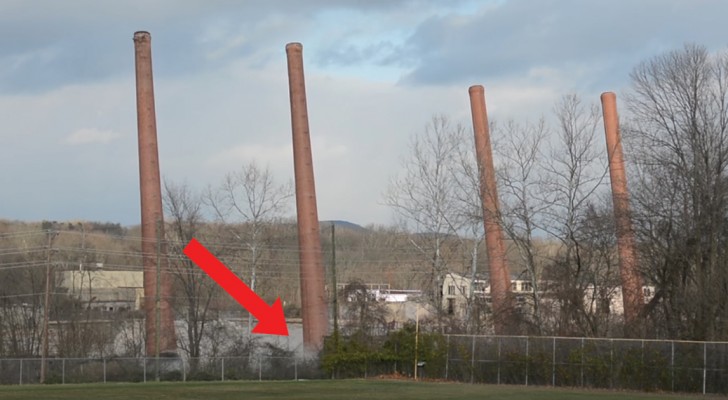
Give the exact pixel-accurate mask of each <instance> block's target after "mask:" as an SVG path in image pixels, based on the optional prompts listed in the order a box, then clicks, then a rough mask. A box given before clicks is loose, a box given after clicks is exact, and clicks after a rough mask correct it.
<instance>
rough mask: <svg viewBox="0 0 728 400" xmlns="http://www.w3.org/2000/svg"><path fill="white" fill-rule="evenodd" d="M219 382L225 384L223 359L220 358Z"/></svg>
mask: <svg viewBox="0 0 728 400" xmlns="http://www.w3.org/2000/svg"><path fill="white" fill-rule="evenodd" d="M220 366H221V368H220V381H221V382H225V357H222V358H220Z"/></svg>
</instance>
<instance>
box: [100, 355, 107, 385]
mask: <svg viewBox="0 0 728 400" xmlns="http://www.w3.org/2000/svg"><path fill="white" fill-rule="evenodd" d="M101 361H102V363H103V365H104V383H106V359H105V358H102V359H101Z"/></svg>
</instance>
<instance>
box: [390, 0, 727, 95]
mask: <svg viewBox="0 0 728 400" xmlns="http://www.w3.org/2000/svg"><path fill="white" fill-rule="evenodd" d="M727 12H728V3H727V2H723V1H718V0H699V1H688V0H672V1H667V0H666V1H659V0H647V1H628V0H618V1H610V2H597V1H576V0H571V1H561V0H559V1H557V0H543V1H526V0H510V1H505V2H503V3H502V4H501V5H500V6H498V7H489V8H484V9H483V10H482V11H481V12H479V13H477V14H475V15H471V16H460V15H458V16H456V15H449V16H441V17H433V18H431V19H429V20H428V21H425V22H423V23H422V24H421V25H420V26H419V27H418V29H417V31H416V32H415V33H414V34H413V35H412V36H411V37H410V38H409V40H408V41H407V43H406V46H405V48H404V52H405V55H406V57H408V58H410V59H417V60H418V63H417V66H416V67H415V68H414V69H413V70H412V71H411V72H410V73H409V74H407V75H406V76H405V77H404V78H403V81H404V82H407V83H411V84H446V83H452V82H470V81H479V80H483V79H488V80H493V79H498V78H503V77H512V76H516V75H525V74H527V73H528V71H529V70H531V69H533V68H538V67H544V68H556V69H561V70H564V69H574V68H577V69H578V68H579V67H586V68H589V69H592V70H593V71H594V72H597V73H602V74H620V75H621V76H620V78H618V79H624V78H626V73H627V71H629V70H630V69H631V68H632V66H633V65H634V64H635V63H636V62H638V61H639V60H641V59H644V58H645V57H648V56H650V55H653V54H656V53H659V52H662V51H664V50H666V49H669V48H674V47H675V45H676V43H684V42H697V43H701V44H704V45H707V46H709V47H712V48H715V47H722V46H724V45H725V43H726V40H725V38H726V37H728V35H727V34H728V26H727V25H726V24H725V23H724V21H723V19H724V17H723V16H724V15H726V13H727ZM593 79H594V80H602V78H600V77H598V76H595V77H594V78H593Z"/></svg>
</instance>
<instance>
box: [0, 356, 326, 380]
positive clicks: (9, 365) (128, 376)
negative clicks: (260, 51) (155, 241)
mask: <svg viewBox="0 0 728 400" xmlns="http://www.w3.org/2000/svg"><path fill="white" fill-rule="evenodd" d="M41 362H42V361H41V360H40V359H38V358H16V359H0V384H19V385H25V384H37V383H40V369H41ZM47 362H48V364H47V370H46V380H45V381H46V383H91V382H104V383H106V382H147V381H157V380H160V381H225V380H298V379H322V378H323V377H324V376H323V373H322V371H321V368H320V367H319V363H318V360H315V359H308V360H305V359H301V358H295V357H261V356H253V357H221V358H205V359H202V358H200V359H196V358H192V359H186V360H183V359H180V358H159V359H157V358H107V359H89V358H52V359H49V360H48V361H47Z"/></svg>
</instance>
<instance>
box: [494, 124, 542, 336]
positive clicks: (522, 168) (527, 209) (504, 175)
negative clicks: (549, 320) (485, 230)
mask: <svg viewBox="0 0 728 400" xmlns="http://www.w3.org/2000/svg"><path fill="white" fill-rule="evenodd" d="M547 135H548V130H547V128H546V124H545V121H544V120H543V119H541V120H540V121H539V122H538V123H537V124H530V123H526V124H519V123H517V122H515V121H509V122H507V123H506V124H505V126H504V128H502V134H501V135H500V136H501V137H503V138H504V139H503V140H502V141H501V142H500V145H499V146H496V152H497V154H498V155H499V156H500V158H501V160H502V164H501V168H499V169H498V178H499V182H500V185H501V187H502V188H501V190H500V191H499V192H500V193H502V197H503V200H504V201H503V207H502V208H503V211H502V224H501V226H503V228H504V231H505V232H506V234H507V235H508V237H509V239H511V242H512V243H513V246H514V247H515V250H516V251H517V253H518V256H519V258H520V261H521V263H522V265H523V267H524V268H525V270H526V272H527V275H526V279H528V280H529V282H530V283H531V288H532V290H533V291H532V293H531V299H530V301H529V302H528V305H529V308H530V317H529V318H527V319H526V320H527V321H528V322H530V326H531V327H532V328H533V331H535V333H537V334H539V335H540V334H543V333H544V332H545V329H546V326H545V320H544V318H543V317H542V311H541V293H542V288H541V281H542V280H543V255H542V254H540V253H542V250H541V249H540V248H539V246H537V245H536V239H535V237H534V235H536V234H537V230H538V229H540V226H541V225H542V224H543V218H544V213H545V212H547V210H548V208H549V207H550V203H549V201H548V199H547V198H544V196H543V192H544V190H543V189H544V183H545V177H544V174H543V171H544V159H545V157H543V153H542V151H541V149H542V146H543V144H544V143H545V139H546V136H547Z"/></svg>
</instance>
